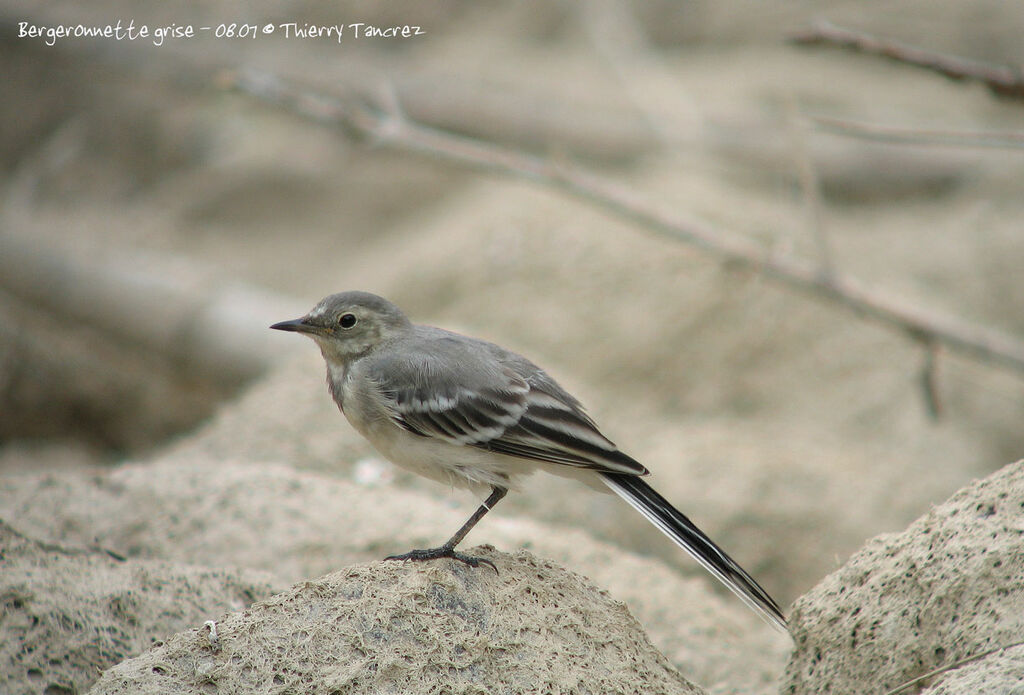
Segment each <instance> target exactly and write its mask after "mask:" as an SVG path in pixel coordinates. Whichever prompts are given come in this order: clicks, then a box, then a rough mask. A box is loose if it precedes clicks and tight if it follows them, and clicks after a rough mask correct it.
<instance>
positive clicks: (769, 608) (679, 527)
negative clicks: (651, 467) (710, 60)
mask: <svg viewBox="0 0 1024 695" xmlns="http://www.w3.org/2000/svg"><path fill="white" fill-rule="evenodd" d="M601 477H602V478H603V479H604V482H605V484H606V485H608V487H610V488H611V489H612V490H613V491H614V492H615V494H617V495H618V496H619V497H621V498H622V499H624V500H626V502H628V503H629V504H630V506H631V507H633V508H634V509H636V510H637V511H638V512H640V513H641V514H643V515H644V516H645V517H647V520H648V521H650V522H651V523H652V524H654V525H655V526H657V527H658V528H659V529H661V531H662V533H664V534H665V535H666V536H668V537H669V538H671V539H672V540H673V541H675V543H676V544H677V545H678V546H679V547H680V548H682V549H683V550H685V551H686V552H687V553H689V554H690V556H691V557H693V559H695V560H696V561H697V562H699V563H700V564H701V565H703V567H704V569H706V570H707V571H708V572H710V573H711V574H713V575H715V577H717V578H718V580H719V581H721V582H722V583H723V584H725V585H726V586H727V587H729V589H731V590H732V592H733V593H734V594H736V595H737V596H739V597H740V599H741V600H742V601H743V602H744V603H745V604H747V605H748V606H750V608H751V609H753V610H754V611H755V612H756V613H757V614H758V615H760V616H761V617H763V618H764V619H765V620H766V621H767V622H768V623H769V624H771V625H773V626H774V627H777V628H780V629H781V630H783V631H785V630H786V617H785V616H784V615H783V614H782V611H781V610H780V609H779V606H778V604H777V603H775V601H774V600H773V599H772V597H771V596H769V595H768V592H767V591H765V590H764V589H762V588H761V585H760V584H758V583H757V582H756V581H754V578H753V577H751V576H750V575H749V574H747V572H746V571H745V570H744V569H743V568H742V567H740V566H739V565H738V564H736V561H735V560H733V559H732V558H731V557H729V556H728V555H726V554H725V551H723V550H722V549H721V548H719V547H718V546H717V545H715V543H714V542H713V541H712V540H711V539H710V538H708V537H707V535H705V534H704V532H703V531H701V530H700V529H699V528H697V527H696V526H695V525H694V523H693V522H692V521H690V520H689V519H687V518H686V516H685V515H683V513H682V512H680V511H679V510H678V509H676V508H675V507H673V506H672V505H671V504H669V502H668V500H666V499H665V498H664V497H662V496H661V495H659V494H658V493H657V492H656V491H655V490H654V488H652V487H651V486H650V485H648V484H647V483H646V482H644V481H643V479H641V478H640V477H638V476H635V475H628V474H622V473H602V474H601Z"/></svg>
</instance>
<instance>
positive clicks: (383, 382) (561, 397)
mask: <svg viewBox="0 0 1024 695" xmlns="http://www.w3.org/2000/svg"><path fill="white" fill-rule="evenodd" d="M417 348H418V349H416V350H415V351H412V350H410V351H409V352H407V353H405V354H404V355H401V356H397V355H396V356H394V357H392V358H390V359H388V360H387V362H386V363H380V364H377V365H375V369H374V370H373V371H374V380H375V381H376V382H377V385H378V388H379V392H380V393H381V394H382V396H383V397H384V400H385V401H386V403H387V407H388V410H389V413H390V416H391V418H392V420H393V421H394V422H395V423H396V424H398V425H399V426H400V427H402V428H404V429H405V430H407V431H409V432H412V433H413V434H417V435H420V436H424V437H434V438H436V439H440V440H443V441H446V442H449V443H451V444H456V445H461V446H473V447H477V448H479V449H484V450H487V451H493V452H495V453H499V454H506V455H509V456H518V457H521V458H527V459H533V460H536V461H545V462H548V463H556V464H563V465H568V466H576V467H581V468H590V469H595V470H599V471H608V472H615V473H627V474H633V475H643V474H645V473H647V469H646V468H644V467H643V466H642V465H641V464H640V463H638V462H637V461H635V460H633V459H632V458H630V457H629V456H627V455H626V454H624V453H622V452H621V451H619V450H618V449H617V448H616V446H615V445H614V444H613V443H612V442H611V441H609V440H608V439H607V438H606V437H605V436H604V435H602V434H601V432H600V431H599V430H598V429H597V425H595V424H594V421H593V420H591V418H590V417H589V416H588V415H587V414H586V412H585V411H584V410H583V408H582V407H581V406H580V404H579V402H578V401H576V399H575V398H573V397H572V396H571V395H569V394H568V393H567V392H566V391H565V390H564V389H562V388H561V387H560V386H559V385H558V384H557V383H555V382H554V380H553V379H551V378H550V377H549V376H548V375H547V374H546V373H544V372H543V371H542V370H541V369H540V368H538V367H536V366H535V365H533V364H532V363H530V362H529V361H527V360H526V359H525V358H522V357H520V356H519V355H515V354H514V353H509V352H507V351H504V350H502V349H501V348H498V347H497V346H493V345H491V344H490V343H484V342H482V341H471V340H470V339H467V338H464V337H462V336H454V334H453V336H452V338H451V339H449V340H445V339H444V338H443V337H442V338H437V337H436V336H435V337H434V339H433V340H432V341H430V342H428V343H425V344H422V345H419V346H417Z"/></svg>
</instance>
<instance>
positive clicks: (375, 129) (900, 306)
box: [221, 72, 1024, 372]
mask: <svg viewBox="0 0 1024 695" xmlns="http://www.w3.org/2000/svg"><path fill="white" fill-rule="evenodd" d="M221 81H222V84H224V85H226V86H231V87H233V88H235V89H237V90H239V91H241V92H243V93H245V94H248V95H250V96H253V97H256V98H258V99H260V100H263V101H266V102H270V103H273V104H276V105H278V106H280V107H282V108H285V109H287V110H289V111H291V112H293V113H296V114H299V115H302V116H304V117H307V118H310V119H313V120H315V121H317V122H319V123H323V124H325V125H328V126H331V127H336V128H341V129H343V130H345V131H346V132H350V133H354V134H357V135H360V136H362V137H364V138H367V139H369V140H371V141H373V142H375V143H376V144H379V145H387V146H391V147H397V148H401V149H405V150H411V151H416V152H421V153H424V154H429V155H432V156H435V157H440V158H443V159H447V160H450V161H454V162H457V163H460V164H463V165H471V166H475V167H478V168H480V169H482V170H485V171H492V172H496V173H500V174H504V175H511V176H517V177H520V178H526V179H530V180H533V181H536V182H539V183H542V184H546V185H549V186H552V187H554V188H557V189H560V190H562V191H565V192H566V193H569V194H571V195H573V196H575V197H576V198H580V199H582V200H584V201H586V202H588V203H590V204H591V205H594V206H595V207H598V208H601V209H603V210H605V211H606V212H609V213H611V214H613V215H615V216H616V217H619V218H621V219H624V220H626V221H629V222H632V223H634V224H636V225H638V226H640V227H641V228H644V229H647V230H648V231H651V232H654V233H656V234H659V235H661V236H664V237H668V238H670V239H674V240H676V241H680V242H683V243H685V244H688V245H690V246H694V247H697V248H699V249H701V250H703V251H705V252H707V253H709V254H711V255H712V256H715V257H717V258H719V259H721V260H723V261H725V262H727V263H730V264H732V265H734V266H739V267H741V268H747V269H750V270H752V271H754V272H758V273H760V274H762V275H764V276H765V277H767V278H769V279H772V280H775V281H777V282H778V283H780V284H782V285H785V286H787V287H789V288H791V289H795V290H798V291H800V292H803V293H805V294H808V295H810V296H812V297H815V298H818V299H824V300H827V301H830V302H833V303H836V304H839V305H841V306H844V307H846V308H847V309H849V310H851V311H853V312H854V313H856V314H858V315H859V316H862V317H864V318H868V319H871V320H873V321H876V322H878V323H882V324H885V325H888V326H890V327H892V328H895V329H897V330H899V331H902V332H904V333H906V334H907V335H908V336H910V337H911V338H914V339H915V340H917V341H919V342H921V343H923V344H925V345H928V344H931V343H935V344H941V345H943V346H945V347H947V348H949V349H950V350H953V351H955V352H959V353H961V354H964V355H967V356H970V357H972V358H974V359H977V360H980V361H983V362H990V363H993V364H996V365H1001V366H1003V367H1006V368H1009V369H1012V370H1015V371H1018V372H1024V342H1021V341H1020V340H1018V339H1017V338H1014V337H1012V336H1009V335H1006V334H1004V333H1001V332H999V331H996V330H992V329H990V328H986V327H983V326H976V325H973V324H970V323H967V322H965V321H961V320H959V319H955V318H951V317H948V316H943V315H941V314H937V313H934V312H930V311H927V310H925V309H922V308H920V307H917V306H913V305H911V304H908V303H905V302H901V301H900V300H898V299H897V298H895V297H891V296H889V295H887V294H884V293H882V292H878V291H877V290H872V289H870V288H868V287H865V286H864V285H862V284H860V283H859V282H857V281H856V280H854V279H853V278H850V277H847V276H845V275H841V274H838V273H831V274H830V273H825V272H822V270H821V266H820V264H818V263H811V262H808V261H806V260H803V259H799V258H794V257H792V256H782V255H773V254H771V253H769V252H768V251H767V250H766V249H765V248H764V247H763V246H762V245H760V244H758V243H756V242H754V241H752V240H750V239H748V238H746V237H744V236H740V235H737V234H733V233H729V232H727V231H725V230H721V229H715V228H712V227H709V226H707V225H704V224H701V223H699V222H695V221H693V220H689V219H686V218H685V217H683V216H680V215H678V214H676V213H670V212H666V211H662V210H658V209H655V208H653V207H651V206H650V205H648V204H647V203H646V201H644V200H643V199H642V198H641V197H640V196H638V195H636V194H635V193H633V192H632V191H629V190H627V189H625V188H623V187H621V186H618V185H616V184H614V183H612V182H609V181H608V180H606V179H603V178H601V177H599V176H596V175H594V174H592V173H590V172H587V171H585V170H583V169H581V168H576V167H570V166H568V165H564V164H557V163H553V162H551V161H549V160H546V159H542V158H540V157H534V156H531V155H527V154H523V153H521V152H517V151H515V150H511V149H508V148H504V147H500V146H497V145H493V144H489V143H484V142H480V141H478V140H473V139H470V138H466V137H462V136H458V135H454V134H451V133H447V132H443V131H440V130H436V129H433V128H428V127H425V126H422V125H419V124H417V123H414V122H411V121H408V120H406V119H404V118H402V116H401V114H400V113H398V112H395V111H391V112H388V111H384V110H382V109H381V107H380V106H379V105H374V104H372V103H371V102H369V101H368V100H367V99H366V98H364V97H360V96H357V95H348V96H330V95H325V94H322V93H312V92H309V91H308V90H306V89H304V88H303V87H301V86H298V85H296V84H295V83H292V82H285V81H283V80H281V79H279V78H277V77H275V76H273V75H270V74H267V73H263V72H234V73H230V74H224V75H222V80H221Z"/></svg>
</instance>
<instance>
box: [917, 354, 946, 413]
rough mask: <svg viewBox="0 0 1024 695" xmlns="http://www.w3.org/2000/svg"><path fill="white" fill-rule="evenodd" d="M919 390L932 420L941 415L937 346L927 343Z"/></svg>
mask: <svg viewBox="0 0 1024 695" xmlns="http://www.w3.org/2000/svg"><path fill="white" fill-rule="evenodd" d="M921 390H922V391H923V393H924V402H925V404H926V405H927V406H928V415H929V416H930V417H931V418H932V420H938V419H939V418H941V417H942V399H941V398H940V396H939V348H938V346H937V345H936V344H935V343H929V344H928V345H926V346H925V350H924V364H923V365H922V366H921Z"/></svg>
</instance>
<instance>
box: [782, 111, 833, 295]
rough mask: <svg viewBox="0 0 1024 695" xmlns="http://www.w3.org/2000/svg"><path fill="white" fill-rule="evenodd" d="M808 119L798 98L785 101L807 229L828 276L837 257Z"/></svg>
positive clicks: (822, 268) (823, 271)
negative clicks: (827, 223)
mask: <svg viewBox="0 0 1024 695" xmlns="http://www.w3.org/2000/svg"><path fill="white" fill-rule="evenodd" d="M805 124H806V119H805V118H804V117H803V115H802V114H801V113H800V106H799V104H797V100H796V96H795V95H792V94H791V95H790V96H789V98H788V99H787V100H786V125H787V126H788V129H789V140H790V145H791V146H792V149H793V159H794V163H795V164H796V173H797V181H798V182H799V184H800V191H801V193H802V194H803V202H804V210H805V215H806V218H807V226H808V229H809V231H810V233H811V234H812V235H813V237H814V240H815V242H816V243H817V246H818V259H819V262H820V263H821V272H822V273H826V274H828V275H832V274H834V273H835V254H834V253H833V251H832V241H831V239H830V238H829V235H828V230H827V229H826V228H825V216H824V215H823V214H822V209H821V180H820V179H819V178H818V170H817V169H816V168H815V166H814V160H813V159H812V157H811V152H810V149H809V148H808V147H807V129H806V126H805Z"/></svg>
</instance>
